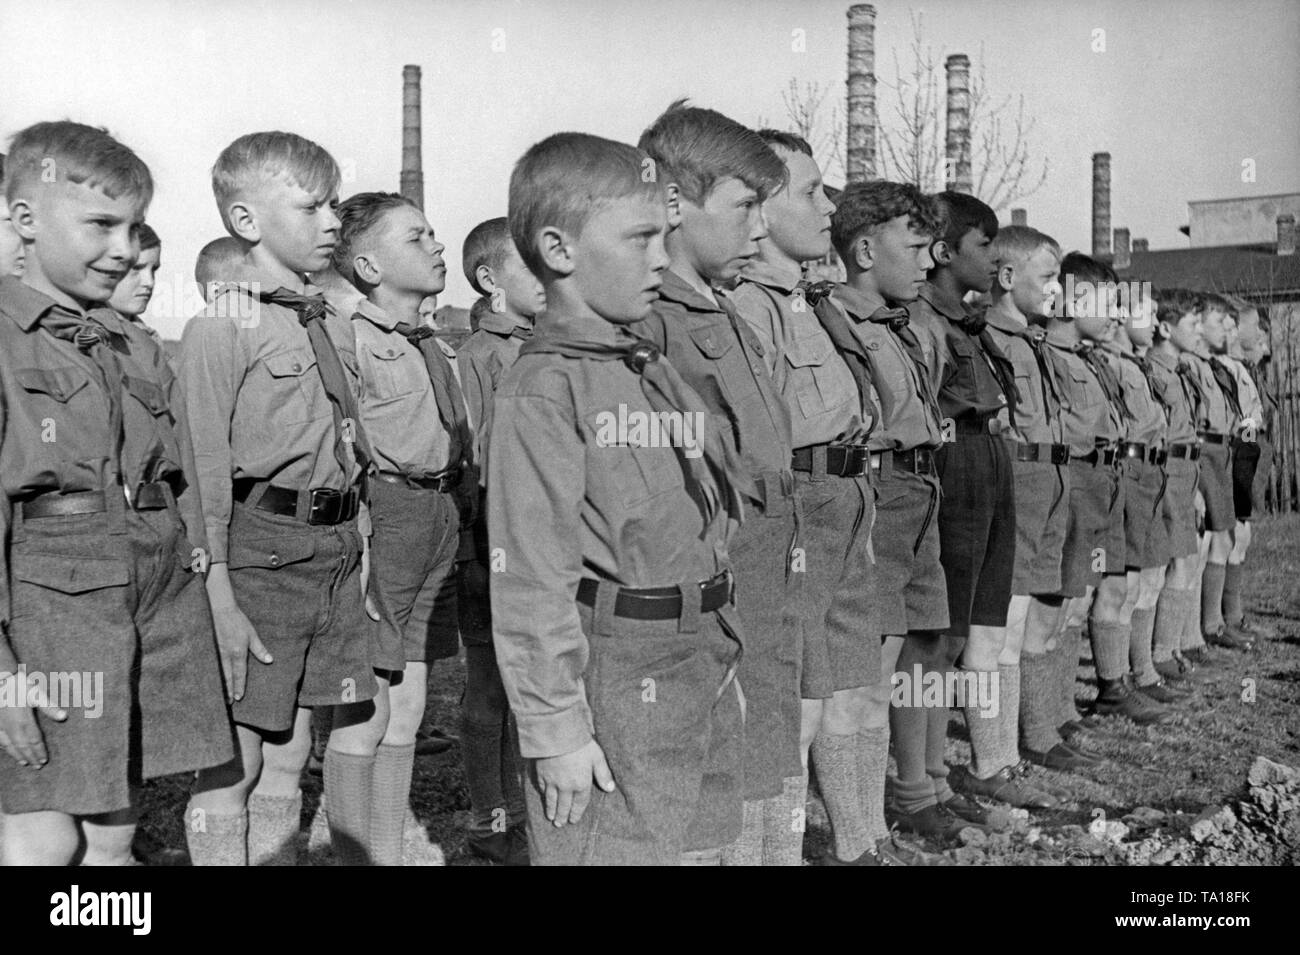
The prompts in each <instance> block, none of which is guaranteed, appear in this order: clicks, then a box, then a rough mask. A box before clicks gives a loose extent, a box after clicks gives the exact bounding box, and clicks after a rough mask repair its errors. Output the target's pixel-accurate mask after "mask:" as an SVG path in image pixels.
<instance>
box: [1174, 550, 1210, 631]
mask: <svg viewBox="0 0 1300 955" xmlns="http://www.w3.org/2000/svg"><path fill="white" fill-rule="evenodd" d="M1207 566H1208V565H1207ZM1201 590H1202V587H1201V578H1200V577H1199V576H1198V577H1197V578H1196V580H1194V581H1193V582H1192V586H1191V589H1190V590H1189V591H1188V593H1189V594H1191V597H1190V599H1189V600H1188V601H1187V611H1186V613H1184V615H1183V629H1182V635H1181V636H1180V637H1179V644H1180V648H1181V649H1182V650H1199V649H1200V648H1201V647H1203V646H1205V637H1204V636H1203V635H1202V634H1203V631H1202V630H1201V626H1202V624H1201Z"/></svg>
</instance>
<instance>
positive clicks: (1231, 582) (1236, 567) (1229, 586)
mask: <svg viewBox="0 0 1300 955" xmlns="http://www.w3.org/2000/svg"><path fill="white" fill-rule="evenodd" d="M1244 566H1245V564H1244V563H1242V564H1234V563H1231V562H1229V564H1228V565H1227V567H1225V568H1224V570H1223V620H1224V622H1225V623H1230V624H1232V625H1233V626H1234V627H1239V626H1241V624H1242V622H1243V621H1244V620H1245V619H1246V610H1245V607H1243V606H1242V602H1241V576H1242V569H1243V567H1244Z"/></svg>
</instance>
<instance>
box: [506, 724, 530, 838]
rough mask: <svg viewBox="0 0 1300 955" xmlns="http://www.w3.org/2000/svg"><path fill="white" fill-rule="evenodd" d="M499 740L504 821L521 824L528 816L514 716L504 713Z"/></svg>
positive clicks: (512, 824) (517, 732) (523, 766)
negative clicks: (503, 722)
mask: <svg viewBox="0 0 1300 955" xmlns="http://www.w3.org/2000/svg"><path fill="white" fill-rule="evenodd" d="M502 735H503V738H502V740H501V795H502V796H503V797H504V799H505V807H506V821H507V822H509V824H510V825H511V826H522V825H524V823H525V821H526V820H527V818H528V811H527V809H526V808H525V806H524V772H525V771H526V767H525V764H524V758H523V756H521V755H520V753H519V727H518V726H516V725H515V718H514V716H513V715H511V714H507V715H506V720H505V726H503V727H502Z"/></svg>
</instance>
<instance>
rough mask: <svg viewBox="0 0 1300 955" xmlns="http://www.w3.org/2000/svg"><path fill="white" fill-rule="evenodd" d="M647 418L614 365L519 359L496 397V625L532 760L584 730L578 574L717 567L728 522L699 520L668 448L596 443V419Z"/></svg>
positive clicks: (588, 730)
mask: <svg viewBox="0 0 1300 955" xmlns="http://www.w3.org/2000/svg"><path fill="white" fill-rule="evenodd" d="M544 321H545V322H546V323H547V325H548V326H550V327H553V328H555V329H556V330H557V331H558V332H560V333H561V334H562V335H563V336H564V337H567V338H573V339H579V340H585V341H593V342H597V343H600V344H611V345H612V344H616V343H619V342H624V341H630V339H629V338H628V336H627V334H626V332H624V331H622V330H621V329H619V328H618V327H617V326H614V325H610V324H608V323H605V322H602V321H598V320H596V319H594V318H593V319H573V318H569V317H566V316H564V315H561V314H558V313H557V312H555V311H548V312H547V313H546V316H545V319H544ZM620 405H622V406H624V407H625V408H626V409H627V414H628V415H632V414H646V415H650V414H653V413H654V411H653V408H652V406H651V404H650V402H649V401H648V400H647V399H646V397H645V393H644V392H643V391H642V389H641V382H640V378H639V377H638V376H637V374H636V373H635V372H633V371H632V370H631V369H629V368H628V367H627V365H625V364H624V363H623V362H621V361H598V360H595V359H585V358H567V357H565V356H562V355H555V354H544V353H543V354H532V355H527V354H526V355H523V356H522V357H520V359H519V360H518V361H517V362H516V363H515V364H514V366H513V367H512V368H511V369H510V370H509V371H507V372H506V375H505V379H504V380H503V381H502V383H501V387H500V389H499V391H498V392H497V398H496V408H495V412H494V420H493V427H492V435H491V446H490V448H489V453H488V470H489V475H488V484H487V487H488V526H489V535H490V538H491V544H492V547H493V549H494V550H496V549H498V548H499V549H500V553H501V554H502V555H503V557H504V565H503V568H502V569H500V570H499V571H497V572H496V573H494V574H493V575H492V587H491V596H492V629H493V636H494V641H495V645H496V651H497V661H498V663H499V665H500V668H501V676H502V681H503V682H504V684H505V687H506V692H507V693H508V695H509V697H510V707H511V710H512V711H513V712H514V714H515V719H516V720H517V721H518V725H519V744H520V750H521V752H522V753H523V755H524V756H525V757H528V758H540V757H546V756H556V755H560V754H563V753H569V752H572V751H573V750H576V749H578V748H580V747H582V746H583V745H585V744H586V743H587V742H588V741H589V740H590V739H591V738H592V735H593V733H592V724H591V710H590V707H589V706H588V703H587V696H586V691H585V689H584V686H583V679H582V675H583V672H584V671H585V670H586V667H587V657H588V645H587V637H586V636H585V635H584V633H583V631H582V627H581V624H580V619H579V616H578V610H577V604H576V596H577V590H578V582H579V581H580V580H581V579H582V578H583V577H591V578H595V579H597V580H606V581H612V582H613V583H615V584H618V585H620V586H625V587H665V586H672V585H675V584H679V583H686V582H696V581H701V580H706V579H708V578H710V577H712V576H713V575H715V574H717V573H719V572H720V571H722V570H724V569H726V568H727V566H728V563H727V557H726V546H725V542H724V535H725V528H726V516H725V514H719V515H718V516H716V517H715V518H714V520H713V522H712V524H711V525H710V526H709V527H707V528H706V527H705V526H704V519H703V517H702V516H701V513H700V508H699V507H698V506H697V504H696V502H695V500H694V498H692V497H691V495H690V493H689V492H688V491H687V489H686V483H685V481H684V479H683V475H682V469H681V465H680V463H679V461H678V458H677V452H676V451H675V450H674V449H673V448H672V447H667V446H659V447H651V446H644V447H642V446H630V445H606V446H601V445H599V444H598V443H597V440H596V436H597V434H598V433H599V432H600V431H601V428H602V420H603V416H605V415H609V414H617V413H618V409H619V406H620Z"/></svg>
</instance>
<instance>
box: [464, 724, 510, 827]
mask: <svg viewBox="0 0 1300 955" xmlns="http://www.w3.org/2000/svg"><path fill="white" fill-rule="evenodd" d="M501 742H502V726H501V724H500V723H480V722H477V721H475V720H472V719H470V718H469V717H468V716H462V717H461V721H460V754H461V760H462V761H463V762H464V764H465V788H466V789H468V790H469V805H470V824H469V828H470V831H471V832H480V833H488V832H491V831H492V824H493V822H494V821H496V820H497V819H498V818H499V820H500V823H499V825H498V826H497V831H501V826H504V825H505V824H506V818H505V815H506V806H505V795H504V794H503V793H502V791H501V789H502V785H501V784H502V778H501V774H502V763H503V757H504V755H505V753H504V751H503V748H502V745H501Z"/></svg>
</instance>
